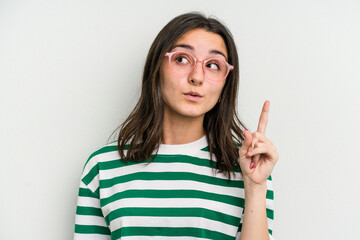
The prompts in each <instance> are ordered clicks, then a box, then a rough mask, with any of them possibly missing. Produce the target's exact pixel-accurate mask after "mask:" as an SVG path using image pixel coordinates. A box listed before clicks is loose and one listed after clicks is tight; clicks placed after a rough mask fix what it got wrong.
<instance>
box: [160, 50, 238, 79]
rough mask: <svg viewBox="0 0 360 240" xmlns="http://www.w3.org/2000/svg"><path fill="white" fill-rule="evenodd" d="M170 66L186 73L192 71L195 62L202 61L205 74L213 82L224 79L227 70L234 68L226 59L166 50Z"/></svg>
mask: <svg viewBox="0 0 360 240" xmlns="http://www.w3.org/2000/svg"><path fill="white" fill-rule="evenodd" d="M165 56H167V57H169V64H170V67H171V68H172V69H173V70H174V71H175V72H177V73H179V74H183V75H187V74H189V73H191V72H192V71H194V69H195V66H196V63H197V62H203V65H202V69H203V72H204V74H205V76H206V77H207V78H208V79H210V80H212V81H215V82H221V81H224V80H225V79H226V77H227V76H228V74H229V72H230V71H231V70H233V69H234V66H231V65H230V64H229V63H227V62H226V61H224V60H222V59H219V58H209V59H205V60H204V59H199V58H196V57H194V56H193V55H191V54H190V53H187V52H181V51H176V52H167V53H165Z"/></svg>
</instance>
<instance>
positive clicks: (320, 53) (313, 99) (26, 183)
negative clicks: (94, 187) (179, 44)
mask: <svg viewBox="0 0 360 240" xmlns="http://www.w3.org/2000/svg"><path fill="white" fill-rule="evenodd" d="M193 10H198V11H202V12H203V13H205V14H207V15H215V16H217V17H218V18H219V19H221V20H222V21H223V22H224V23H225V24H226V25H227V26H228V27H229V29H230V30H231V31H232V33H233V35H234V38H235V41H236V44H237V47H238V50H239V57H240V72H241V74H240V75H241V80H240V90H239V113H240V116H241V119H242V120H243V121H244V122H245V124H246V125H247V126H249V127H250V129H251V130H252V131H254V130H256V127H257V122H258V117H259V114H260V110H261V107H262V104H263V102H264V101H265V100H266V99H269V100H270V103H271V106H270V116H269V124H268V128H267V136H268V138H270V139H271V140H272V141H273V142H274V144H275V145H276V147H277V149H278V152H279V154H280V159H279V162H278V164H277V166H276V168H275V170H274V172H273V174H272V175H273V179H274V185H275V204H276V211H275V229H274V236H275V237H276V239H277V240H289V239H291V240H298V239H299V240H300V239H327V240H332V239H341V240H343V239H357V235H358V234H357V233H358V228H359V224H360V220H359V216H360V201H359V197H360V187H359V183H360V181H359V170H360V163H359V162H360V159H359V156H360V146H359V143H360V140H359V133H360V132H359V123H360V96H359V92H360V84H359V82H360V28H359V25H360V14H359V13H360V2H359V1H356V0H353V1H347V0H346V1H344V0H342V1H340V0H338V1H331V0H324V1H320V0H301V1H287V0H263V1H260V0H255V1H254V0H253V1H250V0H247V1H245V0H242V1H235V0H234V1H218V0H217V1H210V0H204V1H192V0H181V1H169V0H161V1H160V0H157V1H154V0H152V1H134V0H132V1H106V0H105V1H95V0H72V1H68V0H55V1H49V0H47V1H46V0H38V1H35V0H34V1H16V0H2V1H1V0H0V80H1V85H0V98H1V99H0V100H1V101H0V107H1V116H0V136H1V141H0V147H1V151H0V160H1V165H0V184H1V190H0V194H1V198H0V201H1V202H0V239H4V240H15V239H16V240H18V239H28V240H45V239H52V240H64V239H71V238H72V234H73V229H74V215H75V205H76V199H77V193H78V192H77V191H78V184H79V180H80V174H81V171H82V167H83V165H84V164H85V161H86V160H87V158H88V156H89V155H90V154H91V153H92V152H93V151H94V150H96V149H97V148H98V147H100V146H102V145H104V144H106V142H107V140H108V138H109V136H110V134H111V133H112V131H113V130H115V128H116V127H117V126H118V125H120V123H121V122H122V121H123V120H124V118H125V117H126V116H127V115H128V114H129V112H130V110H131V109H132V108H133V107H134V105H135V103H136V101H137V99H138V96H139V92H140V91H139V89H140V82H141V75H142V69H143V64H144V62H145V57H146V55H147V51H148V49H149V47H150V45H151V43H152V41H153V39H154V38H155V36H156V34H157V33H158V32H159V31H160V30H161V28H162V27H163V26H164V25H165V24H166V23H167V22H168V21H170V20H171V19H172V18H173V17H175V16H176V15H179V14H181V13H185V12H188V11H193Z"/></svg>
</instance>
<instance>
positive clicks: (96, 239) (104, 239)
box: [74, 233, 111, 240]
mask: <svg viewBox="0 0 360 240" xmlns="http://www.w3.org/2000/svg"><path fill="white" fill-rule="evenodd" d="M74 240H111V236H110V235H103V234H79V233H75V234H74Z"/></svg>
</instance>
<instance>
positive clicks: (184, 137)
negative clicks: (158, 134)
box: [162, 113, 205, 144]
mask: <svg viewBox="0 0 360 240" xmlns="http://www.w3.org/2000/svg"><path fill="white" fill-rule="evenodd" d="M203 122H204V116H200V117H186V116H182V115H178V114H166V113H165V114H164V123H163V139H162V144H186V143H190V142H194V141H196V140H198V139H200V138H201V137H203V136H204V135H205V131H204V127H203Z"/></svg>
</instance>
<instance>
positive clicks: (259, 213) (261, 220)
mask: <svg viewBox="0 0 360 240" xmlns="http://www.w3.org/2000/svg"><path fill="white" fill-rule="evenodd" d="M244 187H245V212H244V219H243V224H242V230H241V238H240V239H241V240H247V239H251V240H255V239H261V240H265V239H266V240H267V239H269V232H268V224H267V216H266V192H267V186H266V184H261V185H258V186H252V185H251V184H249V183H247V182H245V181H244Z"/></svg>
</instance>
